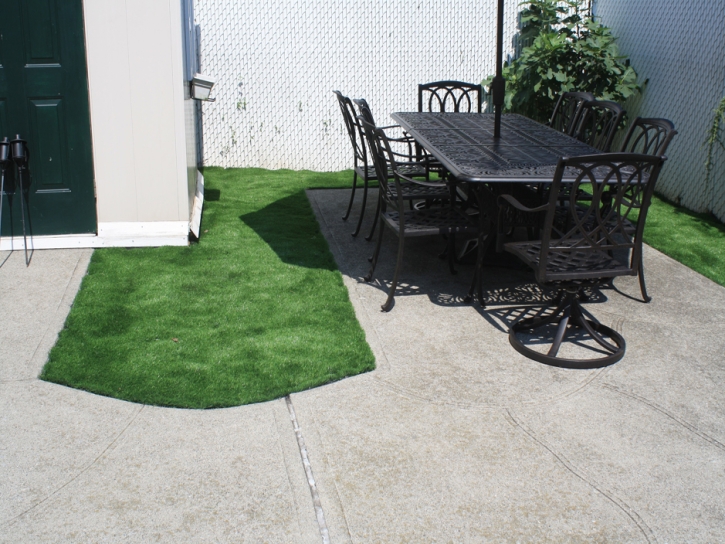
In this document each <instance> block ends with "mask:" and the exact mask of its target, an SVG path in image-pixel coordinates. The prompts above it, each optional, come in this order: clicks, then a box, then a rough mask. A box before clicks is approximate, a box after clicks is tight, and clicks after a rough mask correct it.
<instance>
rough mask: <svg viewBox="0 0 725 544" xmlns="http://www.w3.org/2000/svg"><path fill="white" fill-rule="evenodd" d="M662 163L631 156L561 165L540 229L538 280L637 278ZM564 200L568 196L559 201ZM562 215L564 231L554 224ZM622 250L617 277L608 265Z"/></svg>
mask: <svg viewBox="0 0 725 544" xmlns="http://www.w3.org/2000/svg"><path fill="white" fill-rule="evenodd" d="M664 161H665V158H664V157H656V156H653V155H642V154H635V153H603V154H600V155H583V156H579V157H570V158H566V157H562V158H561V159H559V163H558V165H557V168H556V172H555V174H554V179H553V182H552V185H551V192H550V194H549V203H548V207H547V210H546V217H545V219H544V226H543V228H542V236H541V252H540V255H539V263H538V270H537V279H538V280H539V281H541V282H550V281H574V280H587V279H597V278H607V277H612V276H614V275H622V274H630V275H635V273H636V269H637V266H638V264H637V263H639V259H640V255H641V253H642V231H643V229H644V223H645V219H646V218H647V209H648V208H649V205H650V202H651V200H652V194H653V192H654V188H655V184H656V183H657V177H658V175H659V172H660V169H661V167H662V164H663V163H664ZM564 176H566V178H567V179H566V180H563V179H562V178H564ZM572 178H573V182H572V181H571V180H572ZM562 189H564V191H562ZM582 192H586V193H590V194H591V199H590V200H580V199H578V198H577V195H580V194H582ZM564 194H566V195H568V196H567V198H566V199H565V200H562V199H561V195H564ZM562 208H564V209H562ZM562 212H565V213H566V214H567V216H568V218H569V219H568V220H567V221H566V222H565V223H566V225H565V226H562V225H561V221H560V220H557V219H558V218H561V217H562ZM632 224H634V225H635V231H634V232H632V229H631V226H632ZM620 250H623V251H624V252H625V254H626V252H630V253H629V260H628V262H627V261H626V258H624V259H623V260H625V262H622V260H619V264H618V265H617V272H616V274H615V273H612V272H611V268H612V267H610V266H609V264H611V263H614V259H615V258H618V259H622V257H621V256H620V255H621V254H620V253H619V251H620ZM608 263H609V264H608ZM623 267H625V268H626V269H623Z"/></svg>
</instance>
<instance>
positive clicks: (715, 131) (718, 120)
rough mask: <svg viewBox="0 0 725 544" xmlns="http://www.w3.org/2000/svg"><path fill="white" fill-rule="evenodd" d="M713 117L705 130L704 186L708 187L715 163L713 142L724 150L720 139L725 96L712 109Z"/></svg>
mask: <svg viewBox="0 0 725 544" xmlns="http://www.w3.org/2000/svg"><path fill="white" fill-rule="evenodd" d="M713 113H714V114H715V117H714V118H713V120H712V124H711V125H710V129H709V130H708V131H707V140H705V145H706V146H707V158H706V159H705V187H706V188H707V189H708V191H709V189H710V184H711V179H712V167H713V165H714V163H715V160H714V157H713V155H714V151H715V144H718V145H719V146H720V148H721V149H724V150H725V142H723V139H722V122H723V119H725V96H724V97H723V98H722V100H721V101H720V104H718V106H717V108H715V109H714V110H713Z"/></svg>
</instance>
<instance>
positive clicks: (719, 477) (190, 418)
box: [0, 190, 725, 543]
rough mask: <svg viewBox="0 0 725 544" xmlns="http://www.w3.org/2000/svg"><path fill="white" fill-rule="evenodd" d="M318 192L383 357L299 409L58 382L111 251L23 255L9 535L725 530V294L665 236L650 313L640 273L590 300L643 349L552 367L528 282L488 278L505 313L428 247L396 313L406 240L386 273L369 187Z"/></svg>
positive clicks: (310, 395) (7, 357)
mask: <svg viewBox="0 0 725 544" xmlns="http://www.w3.org/2000/svg"><path fill="white" fill-rule="evenodd" d="M308 196H309V197H310V201H311V202H312V205H313V209H314V210H315V213H316V214H317V216H318V219H319V221H320V224H321V228H322V230H323V234H324V235H325V236H326V237H327V239H328V242H329V245H330V249H331V250H332V252H333V254H334V256H335V259H336V261H337V263H338V265H339V268H340V270H341V271H342V273H343V277H344V281H345V284H346V285H347V287H348V289H349V292H350V299H351V301H352V303H353V306H354V307H355V311H356V313H357V316H358V319H359V321H360V323H361V324H362V326H363V328H364V330H365V332H366V335H367V340H368V342H369V344H370V346H371V347H372V349H373V351H374V353H375V356H376V361H377V369H376V370H375V371H373V372H371V373H368V374H364V375H361V376H357V377H353V378H349V379H346V380H342V381H340V382H337V383H334V384H330V385H327V386H324V387H320V388H317V389H314V390H310V391H306V392H303V393H299V394H293V395H291V397H289V398H288V399H279V400H276V401H271V402H267V403H262V404H257V405H251V406H242V407H238V408H231V409H223V410H209V411H192V410H178V409H168V408H158V407H150V406H140V405H136V404H132V403H128V402H123V401H118V400H114V399H109V398H104V397H99V396H96V395H92V394H89V393H86V392H83V391H77V390H73V389H69V388H66V387H62V386H58V385H55V384H50V383H46V382H42V381H39V380H38V379H37V375H38V373H39V372H40V371H41V369H42V367H43V364H44V362H45V360H46V358H47V354H48V350H49V349H50V348H51V347H52V345H53V343H54V340H55V338H56V335H57V333H58V331H59V330H60V329H61V328H62V325H63V322H64V319H65V316H66V315H67V312H68V310H69V308H70V305H71V303H72V300H73V297H74V296H75V293H76V292H77V289H78V287H79V285H80V281H81V279H82V276H83V274H84V272H85V269H86V267H87V264H88V260H89V258H90V252H89V251H88V250H58V251H36V252H35V254H34V256H33V260H32V262H31V265H30V267H28V268H26V267H25V264H24V261H23V256H22V252H15V253H13V254H12V255H11V256H10V257H9V259H8V260H7V262H5V264H4V265H3V266H2V267H1V268H0V312H2V316H3V327H2V330H1V331H0V473H1V474H2V477H1V478H0V542H7V543H17V542H148V541H155V542H186V541H193V542H239V541H242V542H285V543H286V542H333V543H337V542H358V543H367V542H384V543H390V542H608V541H611V542H650V543H654V542H719V541H723V540H725V522H724V520H725V425H723V416H725V319H723V318H724V317H725V288H722V287H720V286H718V285H716V284H715V283H713V282H711V281H710V280H708V279H706V278H704V277H702V276H700V275H699V274H697V273H695V272H693V271H691V270H689V269H688V268H686V267H684V266H682V265H680V264H678V263H676V262H675V261H673V260H671V259H670V258H668V257H666V256H664V255H662V254H661V253H659V252H657V251H655V250H652V249H650V248H647V250H646V253H645V269H646V277H647V282H648V288H649V291H650V294H651V295H652V296H653V298H654V300H653V301H652V302H651V303H650V304H643V303H641V302H639V301H638V299H639V287H638V284H637V281H636V279H635V278H626V279H618V280H616V281H615V287H616V289H604V290H602V292H601V294H600V295H599V296H597V297H594V298H593V300H592V302H591V303H590V304H587V305H586V306H587V309H588V310H589V311H591V313H592V314H593V315H595V316H596V317H597V318H599V319H600V320H601V321H602V322H603V323H604V324H606V325H609V326H611V327H613V328H615V329H616V330H618V331H620V332H621V333H622V334H623V335H624V337H625V339H626V341H627V353H626V355H625V357H624V359H623V360H622V361H620V362H619V363H617V364H615V365H613V366H611V367H608V368H604V369H599V370H566V369H559V368H553V367H548V366H545V365H542V364H539V363H536V362H534V361H531V360H529V359H526V358H524V357H522V356H520V355H519V354H518V353H517V352H515V351H514V350H513V348H512V347H511V346H510V344H509V342H508V337H507V332H506V331H507V324H508V323H509V322H510V321H511V320H512V319H514V318H515V317H516V316H517V315H518V313H519V312H520V310H521V305H522V302H523V303H527V304H528V303H533V302H536V301H535V300H529V299H527V297H528V296H531V294H532V293H533V294H534V295H535V294H536V289H535V287H533V284H532V283H531V282H532V277H531V276H530V275H528V274H527V273H526V272H524V271H517V270H509V269H500V268H489V269H487V270H486V272H485V277H484V282H485V286H486V289H487V290H488V291H487V297H488V299H489V300H490V301H491V303H490V304H489V305H488V307H487V308H486V309H485V310H484V309H481V308H480V307H479V306H478V305H470V304H465V303H463V301H462V295H464V294H465V293H466V291H467V289H468V283H469V281H470V275H471V272H472V268H471V266H463V265H462V266H460V267H459V273H458V274H457V275H456V276H451V275H450V274H449V272H448V268H447V265H446V263H445V262H444V261H441V260H439V259H438V258H437V253H438V252H439V251H440V250H441V246H440V243H439V242H437V241H435V240H433V241H431V240H415V241H413V242H411V243H410V244H407V245H406V252H407V253H406V260H405V265H404V270H403V277H402V280H403V282H404V284H405V285H404V289H403V290H402V293H401V294H400V295H399V296H397V297H396V304H395V307H394V308H393V310H392V311H391V312H389V313H382V312H380V304H382V302H383V301H384V300H385V296H386V291H385V285H384V280H386V279H389V278H390V277H391V275H392V270H393V264H394V252H395V246H394V243H393V242H394V240H393V237H392V236H390V235H388V237H387V243H386V244H385V246H384V249H383V253H382V255H381V261H380V265H379V268H378V271H377V273H376V278H379V279H382V280H383V281H382V282H381V281H376V282H373V283H371V284H366V283H364V282H362V281H361V278H362V276H363V275H364V274H365V273H366V272H367V268H368V266H369V265H368V262H367V257H368V256H369V254H370V253H371V251H372V245H371V244H370V243H367V242H365V241H364V240H363V239H362V236H361V237H359V238H357V239H353V238H352V237H351V236H350V235H349V232H350V230H352V227H353V226H352V225H350V224H348V223H343V222H342V221H341V220H340V217H341V216H342V214H343V212H344V209H345V206H346V203H347V198H348V192H347V191H331V190H329V191H326V190H320V191H310V192H309V193H308ZM373 196H374V194H373ZM369 200H371V203H370V206H371V207H372V206H373V205H374V200H375V199H374V198H370V199H369ZM370 212H372V209H371V210H370ZM371 216H372V213H369V215H368V217H369V218H370V217H371ZM368 221H369V220H368ZM364 228H369V222H368V224H367V225H365V226H364ZM4 258H5V254H3V255H0V262H2V259H4ZM522 285H523V286H526V285H530V286H531V288H530V289H529V288H524V289H522V287H521V286H522Z"/></svg>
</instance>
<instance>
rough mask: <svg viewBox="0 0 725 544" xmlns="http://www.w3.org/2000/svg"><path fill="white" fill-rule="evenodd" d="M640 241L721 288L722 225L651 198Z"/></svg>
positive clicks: (724, 267) (724, 276)
mask: <svg viewBox="0 0 725 544" xmlns="http://www.w3.org/2000/svg"><path fill="white" fill-rule="evenodd" d="M643 241H644V242H645V243H646V244H648V245H650V246H651V247H653V248H655V249H657V250H658V251H661V252H662V253H664V254H665V255H667V256H669V257H671V258H673V259H675V260H676V261H678V262H680V263H682V264H684V265H685V266H687V267H689V268H691V269H692V270H694V271H696V272H699V273H700V274H702V275H703V276H705V277H707V278H709V279H711V280H712V281H714V282H716V283H718V284H719V285H722V286H725V224H723V223H722V222H720V221H718V219H717V218H715V217H714V216H713V215H711V214H706V213H696V212H692V211H690V210H688V209H686V208H683V207H682V206H678V205H676V204H674V203H672V202H669V201H667V200H666V199H665V198H663V197H661V196H657V195H656V196H654V197H653V199H652V204H651V205H650V208H649V211H648V212H647V222H646V223H645V229H644V236H643Z"/></svg>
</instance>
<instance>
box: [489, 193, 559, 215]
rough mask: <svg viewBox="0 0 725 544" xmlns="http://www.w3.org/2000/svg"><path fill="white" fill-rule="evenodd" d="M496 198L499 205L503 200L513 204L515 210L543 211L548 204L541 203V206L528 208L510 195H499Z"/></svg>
mask: <svg viewBox="0 0 725 544" xmlns="http://www.w3.org/2000/svg"><path fill="white" fill-rule="evenodd" d="M497 200H498V205H499V206H501V205H502V204H503V203H504V201H505V202H507V203H508V204H510V205H511V206H513V207H514V208H516V209H517V210H520V211H522V212H528V213H534V212H543V211H546V209H547V208H548V207H549V205H548V204H542V205H541V206H537V207H536V208H529V207H528V206H524V205H523V204H521V202H519V201H518V200H516V199H515V198H514V197H513V196H511V195H499V197H498V199H497Z"/></svg>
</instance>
